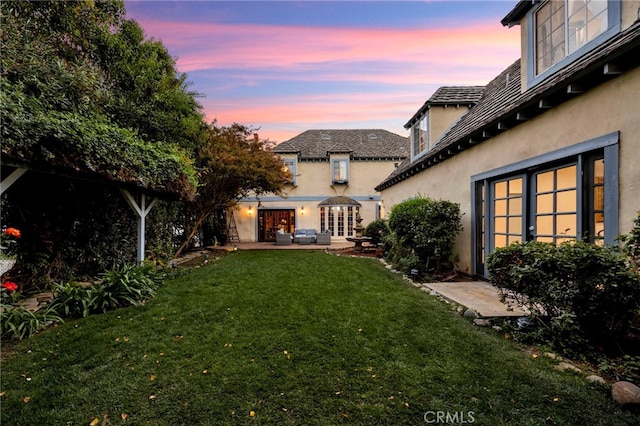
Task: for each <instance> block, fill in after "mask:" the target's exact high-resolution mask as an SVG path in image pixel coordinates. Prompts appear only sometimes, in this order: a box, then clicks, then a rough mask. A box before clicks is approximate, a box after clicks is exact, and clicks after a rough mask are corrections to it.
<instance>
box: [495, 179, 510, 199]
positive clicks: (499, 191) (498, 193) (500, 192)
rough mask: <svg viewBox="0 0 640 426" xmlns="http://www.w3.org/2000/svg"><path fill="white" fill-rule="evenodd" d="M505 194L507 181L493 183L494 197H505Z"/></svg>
mask: <svg viewBox="0 0 640 426" xmlns="http://www.w3.org/2000/svg"><path fill="white" fill-rule="evenodd" d="M506 196H507V182H497V183H496V184H495V197H496V198H505V197H506Z"/></svg>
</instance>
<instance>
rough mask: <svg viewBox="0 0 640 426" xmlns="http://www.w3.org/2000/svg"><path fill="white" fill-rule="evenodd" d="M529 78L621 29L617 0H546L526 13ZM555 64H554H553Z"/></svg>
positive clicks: (543, 72)
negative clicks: (527, 18) (527, 21)
mask: <svg viewBox="0 0 640 426" xmlns="http://www.w3.org/2000/svg"><path fill="white" fill-rule="evenodd" d="M529 28H530V32H529V35H528V37H529V45H528V49H529V52H530V53H529V67H528V69H529V76H528V77H529V82H530V83H534V84H535V83H536V82H537V80H536V77H537V76H540V75H544V74H547V71H548V72H554V71H555V70H557V69H558V68H560V67H562V66H564V63H566V62H567V61H570V60H573V59H575V58H577V57H578V56H579V55H582V54H583V53H586V52H587V51H588V49H590V48H592V47H594V46H595V45H597V44H599V43H601V42H602V41H604V40H606V39H607V38H609V37H610V36H612V35H613V34H615V33H616V32H618V31H619V30H620V0H548V1H547V2H545V3H543V4H542V5H541V6H540V7H539V8H537V9H535V10H534V11H533V12H532V13H531V14H530V15H529ZM556 65H557V66H556Z"/></svg>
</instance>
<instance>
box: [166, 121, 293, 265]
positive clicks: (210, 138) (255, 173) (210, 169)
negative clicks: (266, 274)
mask: <svg viewBox="0 0 640 426" xmlns="http://www.w3.org/2000/svg"><path fill="white" fill-rule="evenodd" d="M264 144H265V141H260V140H259V139H258V136H257V134H256V133H255V130H254V129H253V128H251V127H247V126H244V125H241V124H237V123H236V124H232V125H231V126H228V127H227V126H217V125H216V123H215V122H214V123H212V124H211V125H210V126H208V128H207V131H206V137H205V138H204V139H203V140H202V141H201V142H200V145H199V146H198V147H197V149H196V153H195V158H196V166H197V167H198V169H199V170H200V182H201V184H200V186H199V187H198V193H197V195H196V199H195V200H194V201H193V202H190V203H186V204H185V214H184V218H185V224H184V229H185V235H184V238H183V244H182V245H181V246H180V248H179V249H178V251H177V252H176V254H175V257H178V256H179V255H180V254H181V253H182V252H183V251H184V250H185V249H186V248H188V247H189V246H190V245H191V244H192V241H193V238H194V237H195V235H196V233H197V232H198V229H199V227H200V226H201V225H202V223H203V222H204V221H205V220H206V219H207V218H208V217H210V216H211V215H212V214H213V213H214V212H216V211H219V210H224V209H227V208H229V207H232V206H234V205H235V204H236V203H237V200H239V199H240V198H242V197H245V196H247V195H249V194H250V193H254V194H257V195H260V194H263V193H267V192H271V193H275V194H279V193H280V191H281V190H282V188H283V187H284V185H285V184H286V182H288V181H289V180H290V179H291V176H290V175H289V173H288V172H285V171H284V170H283V168H282V163H281V160H280V159H279V158H278V157H277V156H276V155H275V154H274V153H273V152H271V151H267V150H266V149H264Z"/></svg>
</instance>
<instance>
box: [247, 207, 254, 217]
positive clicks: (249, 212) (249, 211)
mask: <svg viewBox="0 0 640 426" xmlns="http://www.w3.org/2000/svg"><path fill="white" fill-rule="evenodd" d="M247 214H248V215H249V216H251V215H252V214H253V207H249V208H248V209H247Z"/></svg>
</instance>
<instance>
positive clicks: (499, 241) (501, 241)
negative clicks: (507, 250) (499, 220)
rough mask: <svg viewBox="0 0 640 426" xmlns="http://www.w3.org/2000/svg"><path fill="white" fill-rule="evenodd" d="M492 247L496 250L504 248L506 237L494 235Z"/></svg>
mask: <svg viewBox="0 0 640 426" xmlns="http://www.w3.org/2000/svg"><path fill="white" fill-rule="evenodd" d="M494 245H495V247H496V248H498V247H505V246H506V245H507V236H506V235H496V236H495V237H494Z"/></svg>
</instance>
